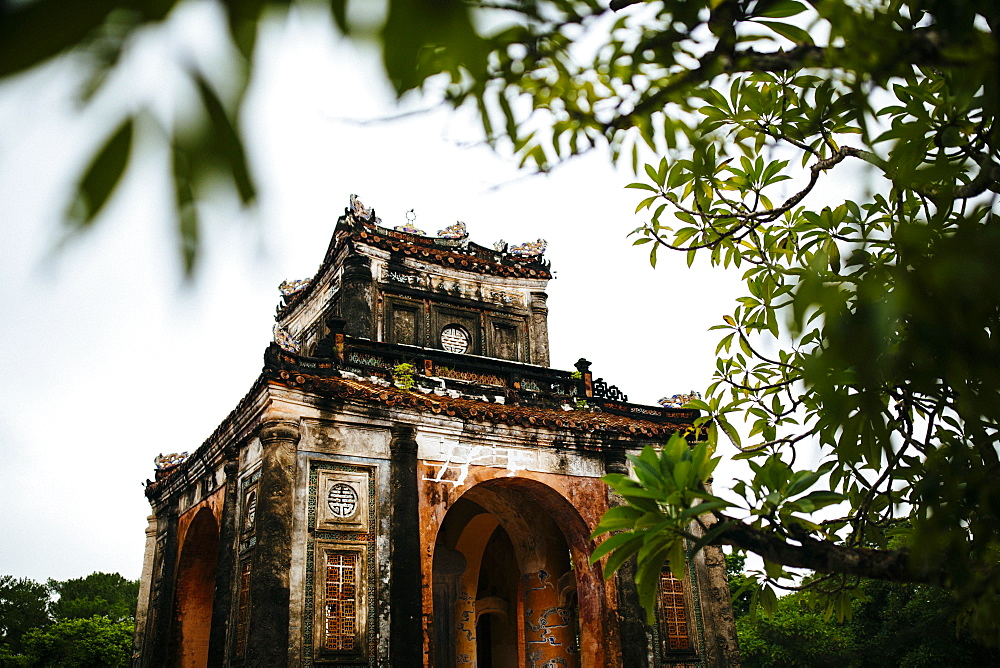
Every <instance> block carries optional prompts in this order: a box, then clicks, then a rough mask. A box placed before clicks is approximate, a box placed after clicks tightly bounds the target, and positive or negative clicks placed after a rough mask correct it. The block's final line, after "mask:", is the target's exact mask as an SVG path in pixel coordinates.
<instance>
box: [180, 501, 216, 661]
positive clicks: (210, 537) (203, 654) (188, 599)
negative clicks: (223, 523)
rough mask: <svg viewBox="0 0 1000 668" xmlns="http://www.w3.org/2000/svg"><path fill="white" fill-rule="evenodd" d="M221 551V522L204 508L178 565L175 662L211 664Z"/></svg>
mask: <svg viewBox="0 0 1000 668" xmlns="http://www.w3.org/2000/svg"><path fill="white" fill-rule="evenodd" d="M218 552H219V525H218V523H217V522H216V520H215V516H214V515H213V514H212V511H211V510H210V509H208V508H202V509H201V510H199V511H198V513H197V514H196V515H195V517H194V519H193V520H192V521H191V525H190V526H189V527H188V530H187V534H186V535H185V538H184V545H183V546H182V547H181V556H180V560H179V562H178V565H177V585H176V587H175V592H176V593H175V598H174V625H173V632H172V633H171V637H170V641H171V642H170V652H169V653H168V657H169V662H170V665H172V666H180V667H181V668H201V666H205V665H207V664H208V639H209V633H210V630H211V626H212V599H213V596H214V594H215V567H216V561H217V559H218Z"/></svg>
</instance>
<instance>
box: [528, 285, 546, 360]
mask: <svg viewBox="0 0 1000 668" xmlns="http://www.w3.org/2000/svg"><path fill="white" fill-rule="evenodd" d="M548 298H549V296H548V295H547V294H545V293H544V292H532V293H531V321H530V323H531V329H530V331H529V334H528V336H529V338H530V340H529V346H530V353H529V354H530V355H531V359H529V360H528V361H529V362H531V363H532V364H537V365H539V366H548V365H549V307H548V305H547V304H546V300H547V299H548Z"/></svg>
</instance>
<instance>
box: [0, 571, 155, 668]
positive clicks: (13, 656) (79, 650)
mask: <svg viewBox="0 0 1000 668" xmlns="http://www.w3.org/2000/svg"><path fill="white" fill-rule="evenodd" d="M52 594H57V595H58V598H57V599H55V600H52V599H51V596H52ZM138 598H139V581H138V580H127V579H126V578H124V577H122V576H121V575H120V574H118V573H91V574H90V575H88V576H87V577H83V578H72V579H69V580H52V579H50V580H49V581H48V584H42V583H40V582H35V581H34V580H30V579H28V578H21V579H15V578H14V577H13V576H10V575H0V665H3V666H6V665H15V666H125V665H128V661H129V658H130V657H131V651H132V635H133V632H134V629H133V623H134V618H135V609H136V604H137V603H138ZM53 618H54V619H55V621H53Z"/></svg>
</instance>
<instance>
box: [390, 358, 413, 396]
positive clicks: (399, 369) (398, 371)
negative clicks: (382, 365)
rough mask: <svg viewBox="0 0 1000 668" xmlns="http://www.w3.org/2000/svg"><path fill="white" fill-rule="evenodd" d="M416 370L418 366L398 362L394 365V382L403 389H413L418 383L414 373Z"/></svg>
mask: <svg viewBox="0 0 1000 668" xmlns="http://www.w3.org/2000/svg"><path fill="white" fill-rule="evenodd" d="M416 371H417V367H415V366H413V365H412V364H410V363H408V362H403V363H402V364H397V365H396V366H394V367H392V384H393V385H395V386H396V387H398V388H399V389H401V390H406V391H409V390H412V389H413V388H414V387H415V386H416V384H417V383H416V381H414V380H413V374H414V373H416Z"/></svg>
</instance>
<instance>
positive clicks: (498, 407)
mask: <svg viewBox="0 0 1000 668" xmlns="http://www.w3.org/2000/svg"><path fill="white" fill-rule="evenodd" d="M282 376H284V377H282ZM272 382H276V383H279V384H282V385H285V386H287V387H290V388H296V389H302V390H305V391H307V392H314V393H317V394H321V395H323V396H326V397H330V398H335V399H341V400H345V401H358V402H362V403H369V404H379V405H382V406H386V407H398V408H404V409H405V408H409V409H411V410H417V411H421V412H428V413H433V414H438V415H446V416H449V417H452V416H453V417H459V418H462V419H464V420H474V421H477V422H488V423H492V424H506V425H510V426H520V427H537V428H547V429H553V430H565V431H572V432H578V433H583V434H593V433H599V434H607V435H613V436H614V437H615V438H623V437H624V438H629V437H631V438H635V437H639V438H650V439H655V438H665V437H669V436H670V435H671V434H673V433H675V432H678V431H685V430H688V429H694V427H693V426H692V424H691V423H689V422H681V421H679V422H674V423H657V422H652V421H648V420H642V419H638V418H633V417H626V416H621V415H614V414H612V413H600V412H590V411H588V410H569V411H567V410H560V409H553V408H542V407H537V406H524V405H508V404H500V403H493V402H488V401H482V400H477V399H472V398H467V397H451V396H440V395H436V394H423V393H420V392H413V391H404V390H400V389H398V388H395V387H384V386H381V385H376V384H374V383H370V382H366V381H361V380H354V379H349V378H337V377H331V376H316V375H310V374H291V373H287V372H285V373H282V374H281V375H279V376H278V377H276V378H273V379H272Z"/></svg>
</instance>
